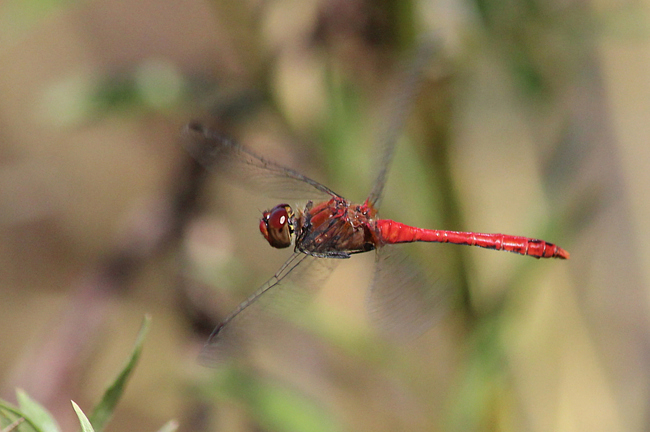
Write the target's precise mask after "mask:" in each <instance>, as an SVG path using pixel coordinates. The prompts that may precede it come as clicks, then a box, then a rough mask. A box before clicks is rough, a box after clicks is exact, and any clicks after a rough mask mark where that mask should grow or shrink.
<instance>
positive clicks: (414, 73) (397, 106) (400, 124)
mask: <svg viewBox="0 0 650 432" xmlns="http://www.w3.org/2000/svg"><path fill="white" fill-rule="evenodd" d="M435 47H436V43H435V42H433V41H425V42H421V43H420V45H419V46H418V49H417V52H416V53H415V57H414V59H413V61H412V63H411V64H410V65H409V66H408V67H407V68H406V70H405V71H404V77H403V78H402V79H401V82H400V87H399V90H398V92H396V93H395V94H394V95H393V96H392V97H390V98H389V101H388V105H387V106H388V107H389V108H388V110H387V111H388V113H387V114H386V115H385V116H384V117H385V118H386V119H388V121H387V122H386V123H385V125H384V127H382V130H381V135H380V139H379V144H378V145H377V152H378V154H379V161H378V162H377V163H378V173H377V178H376V180H375V183H374V186H373V189H372V191H371V192H370V195H369V196H368V202H369V203H370V204H372V205H373V206H374V207H375V208H379V204H380V201H381V197H382V195H383V192H384V186H385V185H386V178H387V176H388V170H389V169H390V164H391V161H392V160H393V154H394V153H395V144H396V143H397V140H398V138H399V136H400V134H401V133H402V131H403V129H404V123H405V122H406V119H407V118H408V114H409V113H410V112H411V106H412V105H413V100H414V99H415V97H416V96H417V94H418V91H419V89H420V87H421V84H422V81H423V78H424V68H425V67H426V65H427V64H428V62H429V61H430V60H431V58H432V56H433V53H434V51H435Z"/></svg>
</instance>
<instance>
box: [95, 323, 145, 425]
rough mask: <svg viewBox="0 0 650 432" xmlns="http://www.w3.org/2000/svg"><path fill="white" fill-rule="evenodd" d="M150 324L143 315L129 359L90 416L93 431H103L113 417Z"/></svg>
mask: <svg viewBox="0 0 650 432" xmlns="http://www.w3.org/2000/svg"><path fill="white" fill-rule="evenodd" d="M150 322H151V317H150V316H149V315H145V317H144V320H143V322H142V326H141V327H140V331H139V332H138V337H137V339H136V341H135V346H134V347H133V352H132V353H131V357H130V358H129V360H128V361H127V362H126V364H125V365H124V368H123V369H122V371H121V372H120V373H119V375H118V376H117V378H115V381H113V383H112V384H111V385H110V386H109V387H108V388H107V389H106V391H105V392H104V396H103V397H102V400H101V401H100V402H99V404H98V405H97V406H96V407H95V409H94V410H93V412H92V414H91V415H90V423H91V424H92V425H93V427H94V430H95V431H97V432H101V431H103V430H104V427H105V426H106V423H108V420H110V418H111V416H112V415H113V410H115V406H116V405H117V402H118V401H119V400H120V397H121V396H122V393H123V392H124V387H125V386H126V383H127V381H128V380H129V377H130V376H131V372H132V371H133V369H134V368H135V365H136V364H137V362H138V358H139V357H140V353H141V352H142V344H143V342H144V337H145V335H146V334H147V330H148V329H149V323H150Z"/></svg>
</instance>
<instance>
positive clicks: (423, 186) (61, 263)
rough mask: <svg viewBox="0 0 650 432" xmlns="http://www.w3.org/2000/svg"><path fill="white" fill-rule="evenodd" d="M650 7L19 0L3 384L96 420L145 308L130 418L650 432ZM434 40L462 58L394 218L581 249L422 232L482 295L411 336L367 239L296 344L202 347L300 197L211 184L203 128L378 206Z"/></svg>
mask: <svg viewBox="0 0 650 432" xmlns="http://www.w3.org/2000/svg"><path fill="white" fill-rule="evenodd" d="M649 8H650V4H649V3H648V1H606V0H605V1H599V2H584V1H570V0H569V1H539V0H509V1H503V0H499V1H497V0H475V1H472V0H469V1H451V0H440V1H417V0H412V1H410V0H409V1H391V0H382V1H375V2H372V1H369V0H345V1H342V0H320V1H316V0H314V1H305V0H302V1H298V0H285V1H265V2H264V1H254V0H251V1H240V2H234V1H212V2H209V1H175V0H165V1H150V0H130V1H123V0H113V1H108V0H97V1H83V2H82V1H71V0H68V1H60V0H27V1H24V0H21V1H19V0H7V1H4V2H1V3H0V95H1V96H0V230H1V234H0V326H1V328H2V329H3V330H2V332H1V333H0V397H1V398H3V399H7V400H10V401H11V400H14V397H15V396H14V394H15V388H17V387H19V388H23V389H24V390H25V391H27V392H28V393H29V394H30V395H31V396H32V397H33V398H34V399H36V400H38V401H40V402H41V403H43V404H44V405H45V406H46V407H47V408H48V409H50V410H51V411H52V413H53V414H54V415H55V417H56V418H57V420H58V421H59V422H60V423H61V424H62V426H63V427H64V429H65V430H73V428H74V429H77V427H78V426H77V420H76V419H75V416H74V412H73V411H72V409H71V408H70V403H69V400H70V399H74V400H75V401H76V402H77V403H79V404H80V406H81V407H82V408H83V409H84V410H86V411H90V410H91V408H92V406H94V405H95V404H96V403H97V401H98V400H99V398H100V396H101V394H102V392H103V389H104V388H105V386H106V383H108V382H109V381H110V380H111V379H112V377H114V375H115V374H116V373H117V372H118V371H119V369H120V367H121V365H122V363H123V362H124V361H125V359H126V358H127V356H128V354H129V352H130V350H131V347H132V345H133V342H134V340H135V336H136V333H137V330H138V327H139V323H140V321H141V319H142V317H143V315H144V314H146V313H149V314H151V316H152V327H151V330H150V332H149V334H148V337H147V339H146V341H145V345H144V351H143V355H142V358H141V361H140V363H139V365H138V367H137V369H136V371H135V373H134V376H133V378H132V380H131V382H130V383H129V386H128V388H127V391H126V393H125V395H124V398H123V400H122V401H121V403H120V405H119V406H118V409H117V412H116V415H115V417H114V419H113V421H112V423H111V424H110V425H109V428H108V430H114V431H117V430H140V431H144V430H152V431H153V430H157V429H158V428H160V427H161V426H162V425H163V424H164V423H165V422H166V421H167V420H169V419H177V420H178V421H179V423H180V430H182V431H202V430H218V431H261V430H264V431H344V430H346V431H348V430H349V431H368V430H372V431H395V430H403V431H435V430H440V431H471V430H477V431H479V430H480V431H485V430H494V431H522V430H526V431H549V430H554V431H583V430H589V431H610V432H611V431H642V430H647V429H648V428H649V427H650V418H649V416H648V415H649V409H650V402H649V401H650V393H649V390H650V368H649V366H650V338H649V336H650V335H649V330H650V327H649V325H648V312H647V309H648V301H649V298H648V278H649V277H650V273H649V272H650V270H649V269H650V265H648V264H649V263H650V246H649V245H650V230H649V229H648V228H647V226H646V222H644V221H648V220H650V205H649V203H650V200H649V195H650V188H648V184H650V172H649V170H648V169H647V165H648V161H650V155H649V153H650V146H649V145H648V141H649V139H650V121H648V120H649V118H648V115H649V114H650V86H649V82H648V76H649V75H648V71H649V70H650V43H649V36H650V34H649V32H648V29H649V27H648V20H647V14H648V11H649V10H650V9H649ZM423 39H428V40H434V41H435V44H436V49H435V52H434V53H433V54H432V55H431V58H430V59H429V61H428V62H427V66H426V67H425V68H424V70H423V72H422V77H423V78H422V86H421V91H420V92H419V95H418V97H417V98H414V99H413V100H412V101H410V102H411V104H410V105H412V110H411V112H410V116H409V119H408V121H407V122H406V125H405V127H404V133H403V134H401V135H400V136H399V145H398V147H397V152H396V155H395V160H394V163H393V166H392V169H391V172H390V177H389V181H388V185H387V190H386V195H385V197H384V199H383V201H382V207H381V214H382V216H384V217H391V218H394V219H397V220H400V221H401V222H404V223H408V224H412V225H418V226H422V227H426V228H438V229H451V230H472V231H478V232H503V233H507V234H514V235H525V236H530V237H537V238H542V239H544V240H548V241H550V242H553V243H557V244H558V245H560V246H562V247H564V248H565V249H567V250H568V251H569V252H570V253H571V259H570V260H569V261H559V260H535V259H532V258H529V257H522V256H519V255H515V254H507V253H497V252H494V251H489V250H483V249H479V248H467V247H461V246H453V245H438V244H428V245H422V246H423V247H417V248H413V254H412V256H413V258H414V260H413V262H414V263H416V264H414V266H413V267H412V268H417V269H418V271H419V272H421V273H422V274H424V275H430V276H431V278H432V280H438V283H437V285H433V287H432V288H430V289H433V290H435V289H440V286H442V285H443V284H441V283H440V280H444V286H448V287H452V289H453V292H454V293H455V294H456V295H455V296H454V298H457V299H458V301H454V302H453V303H452V304H450V305H449V306H448V307H447V313H446V314H444V316H442V317H441V318H440V320H439V322H438V324H437V325H436V326H435V327H433V328H432V329H431V330H429V331H427V332H426V333H424V334H423V335H422V336H421V337H419V338H417V339H415V340H408V341H401V342H400V343H397V342H396V341H394V340H390V339H388V338H385V337H383V335H381V334H380V332H378V331H377V330H376V329H375V328H373V326H372V325H371V323H370V322H369V320H368V317H367V314H366V313H365V309H364V297H365V295H366V290H367V286H368V284H369V282H370V280H371V277H372V270H373V256H372V255H373V254H365V255H367V256H355V257H353V259H351V260H347V261H346V262H344V263H340V264H339V266H338V268H337V269H336V271H335V272H334V273H333V275H332V277H331V278H330V279H329V281H328V282H327V283H326V284H325V286H323V288H322V289H321V290H320V291H319V292H318V294H317V295H316V297H315V298H314V300H313V302H311V303H310V304H309V305H308V306H306V307H307V308H308V309H307V311H308V312H307V313H304V314H302V315H301V316H300V318H299V319H296V320H292V321H291V322H290V323H287V324H286V327H287V328H288V330H287V332H286V333H285V334H284V335H283V337H280V336H278V337H277V339H272V340H269V341H268V343H267V344H266V345H268V346H265V347H264V349H260V350H256V351H253V352H251V353H249V354H248V355H247V356H246V357H245V358H242V359H239V360H238V361H236V362H233V363H230V364H227V365H224V366H222V367H217V368H206V367H203V366H200V365H198V364H197V362H196V358H197V356H198V354H199V352H200V350H201V347H202V345H203V343H204V341H205V340H206V338H207V334H209V332H210V331H211V329H212V327H213V326H214V325H216V324H217V323H218V322H219V321H220V319H223V317H224V316H226V314H227V313H228V312H230V311H231V310H233V309H234V308H235V307H236V305H237V304H238V303H239V302H240V301H242V300H243V299H244V298H246V296H248V295H249V294H250V293H252V292H253V291H254V290H255V289H256V288H257V287H258V286H259V285H260V284H261V283H262V282H264V281H265V280H266V279H268V278H269V277H270V276H271V275H272V274H273V273H274V272H275V271H276V270H277V269H278V268H279V266H280V265H281V263H282V262H283V261H284V260H285V259H286V258H287V256H288V254H289V252H288V251H279V250H273V249H271V248H270V247H269V246H268V244H266V242H265V241H264V239H263V238H262V237H261V236H260V235H259V232H258V228H257V221H258V218H259V215H260V211H261V210H264V209H266V208H268V207H269V206H272V205H275V204H277V202H274V201H273V200H270V199H269V198H268V197H258V196H256V195H255V194H254V193H252V192H255V191H244V190H242V189H239V188H237V187H236V185H232V184H229V183H228V181H227V179H223V178H221V177H220V176H219V175H218V173H217V175H215V174H214V173H211V174H207V173H206V172H205V171H204V169H203V168H201V167H200V166H199V165H198V164H196V163H195V162H193V161H192V160H191V158H190V157H189V156H188V155H187V153H186V152H185V151H184V150H183V147H182V145H181V144H180V143H179V134H180V131H181V129H182V127H183V125H184V124H186V123H187V122H188V121H190V120H191V119H193V118H198V119H201V120H202V121H205V122H206V123H207V124H210V125H211V126H212V127H214V128H215V129H217V130H220V131H222V132H224V133H227V134H229V135H231V136H233V137H234V138H235V139H236V140H237V141H238V142H241V143H242V144H244V145H246V146H248V147H250V148H253V149H255V151H257V152H258V153H260V154H264V155H266V156H267V157H269V158H270V159H273V160H277V161H280V162H281V163H283V164H284V165H287V166H290V167H292V168H295V169H297V170H299V171H300V172H303V173H305V174H306V175H308V176H310V177H311V178H314V179H316V180H318V181H320V182H322V183H324V184H326V185H327V186H328V187H330V188H332V189H333V190H335V191H336V192H337V193H339V194H341V195H343V196H345V197H346V198H348V199H350V200H352V201H356V202H361V201H363V200H364V199H365V197H366V196H367V194H368V191H369V190H370V188H371V185H372V183H373V179H374V175H375V174H376V169H377V163H376V160H375V159H376V156H377V153H378V151H377V150H376V149H377V145H378V143H381V142H382V138H383V137H385V136H386V135H385V134H386V133H388V130H389V129H390V126H391V125H392V124H393V123H395V122H394V121H393V120H392V119H395V118H398V117H399V116H400V115H401V113H402V111H400V108H399V104H398V103H396V102H395V101H396V100H399V96H400V94H401V93H400V91H401V90H400V89H401V88H402V87H401V86H402V84H403V81H400V79H401V77H402V76H403V72H404V70H405V69H408V67H409V66H408V65H409V64H410V63H412V59H413V57H414V56H416V55H417V54H415V53H416V49H415V47H416V46H417V45H418V43H419V41H421V40H423ZM391 122H392V123H391ZM418 246H420V245H418ZM438 275H441V276H438ZM306 283H309V282H306Z"/></svg>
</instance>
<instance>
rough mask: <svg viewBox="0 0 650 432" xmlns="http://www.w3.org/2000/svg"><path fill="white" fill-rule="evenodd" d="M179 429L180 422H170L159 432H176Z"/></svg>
mask: <svg viewBox="0 0 650 432" xmlns="http://www.w3.org/2000/svg"><path fill="white" fill-rule="evenodd" d="M177 429H178V422H177V421H176V420H169V421H168V422H167V423H165V424H164V425H163V427H161V428H160V429H158V432H176V430H177Z"/></svg>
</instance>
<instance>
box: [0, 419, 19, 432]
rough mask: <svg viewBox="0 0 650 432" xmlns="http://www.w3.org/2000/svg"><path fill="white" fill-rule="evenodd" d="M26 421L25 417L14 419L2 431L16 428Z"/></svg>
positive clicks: (6, 431)
mask: <svg viewBox="0 0 650 432" xmlns="http://www.w3.org/2000/svg"><path fill="white" fill-rule="evenodd" d="M24 421H25V417H18V418H17V419H16V420H14V421H13V422H12V423H11V424H10V425H7V427H5V428H4V429H2V431H0V432H11V431H13V430H15V429H16V428H17V427H18V426H20V424H21V423H22V422H24Z"/></svg>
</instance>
